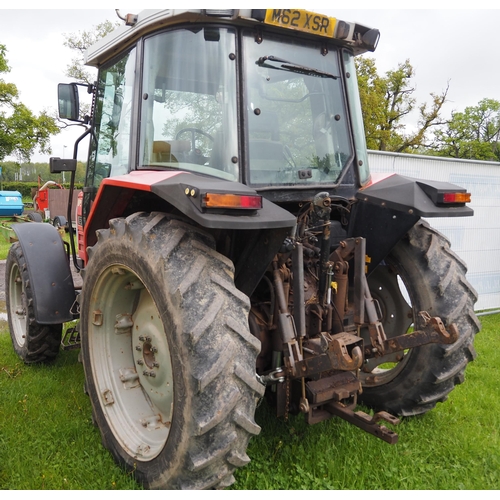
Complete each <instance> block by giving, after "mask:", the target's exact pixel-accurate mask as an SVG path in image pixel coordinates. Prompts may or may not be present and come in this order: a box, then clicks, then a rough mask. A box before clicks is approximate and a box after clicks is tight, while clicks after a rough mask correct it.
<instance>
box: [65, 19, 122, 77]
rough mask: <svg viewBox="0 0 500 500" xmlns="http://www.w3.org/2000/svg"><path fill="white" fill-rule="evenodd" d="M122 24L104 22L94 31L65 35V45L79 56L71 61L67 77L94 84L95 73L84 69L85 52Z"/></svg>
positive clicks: (94, 28)
mask: <svg viewBox="0 0 500 500" xmlns="http://www.w3.org/2000/svg"><path fill="white" fill-rule="evenodd" d="M120 24H121V23H120V22H119V21H117V22H115V23H112V22H111V21H104V22H102V23H99V24H97V25H96V26H94V27H93V29H92V30H89V31H82V32H80V31H79V32H78V33H69V34H68V33H65V34H64V37H65V38H66V41H65V42H64V45H65V46H66V47H68V48H69V49H71V50H73V51H75V52H76V53H77V54H78V55H77V56H76V57H74V58H73V59H72V60H71V64H70V65H69V66H68V67H67V69H66V76H68V77H70V78H73V79H75V80H76V81H78V82H81V83H88V84H90V83H94V80H95V73H93V72H91V71H90V70H88V69H86V68H85V67H84V60H83V56H84V54H85V51H86V50H87V49H88V48H89V47H90V46H91V45H93V44H94V43H96V42H97V41H98V40H100V39H101V38H103V37H104V36H106V35H107V34H108V33H111V32H112V31H113V30H114V29H116V28H117V27H118V26H120Z"/></svg>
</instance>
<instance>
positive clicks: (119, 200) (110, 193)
mask: <svg viewBox="0 0 500 500" xmlns="http://www.w3.org/2000/svg"><path fill="white" fill-rule="evenodd" d="M141 192H142V193H151V194H153V195H155V196H156V197H158V198H159V199H161V200H165V201H166V202H167V203H169V204H170V205H172V206H173V207H175V208H176V209H177V210H179V211H180V212H181V213H182V214H184V215H185V216H186V217H189V218H190V219H191V220H193V221H194V222H196V223H197V224H199V225H200V226H202V227H205V228H210V229H244V230H269V231H277V230H280V229H286V230H287V231H290V230H291V229H292V228H293V227H294V225H295V224H296V219H295V217H294V215H292V214H291V213H290V212H288V211H287V210H284V209H283V208H281V207H279V206H278V205H275V204H274V203H272V202H270V201H268V200H266V199H265V198H263V200H262V202H263V206H262V209H260V210H253V211H247V212H246V213H241V211H238V210H233V211H226V212H224V213H220V212H217V211H212V212H211V211H210V210H205V209H203V208H202V206H201V203H200V200H201V198H202V197H203V193H206V192H213V193H234V194H250V195H253V194H257V192H256V191H255V190H254V189H252V188H250V187H248V186H246V185H244V184H240V183H238V182H231V181H225V180H221V179H215V178H212V177H207V176H202V175H196V174H193V173H188V172H183V171H151V170H142V171H139V170H137V171H133V172H130V173H129V174H125V175H120V176H116V177H110V178H107V179H104V180H103V181H102V183H101V186H100V187H99V190H98V192H97V196H96V198H95V200H94V202H93V205H92V209H91V210H90V214H89V216H88V218H87V220H86V223H85V229H84V239H85V248H87V247H88V246H92V245H94V244H95V242H96V237H95V232H96V231H97V230H98V229H101V228H103V227H106V225H107V222H108V221H109V220H110V219H112V218H113V217H121V216H122V215H123V213H125V212H126V211H127V209H128V206H129V204H131V203H133V202H132V201H131V200H132V198H133V197H134V195H136V193H141ZM145 209H146V210H147V209H148V208H147V207H145V206H142V205H140V204H139V205H138V206H137V210H145ZM137 210H136V211H137Z"/></svg>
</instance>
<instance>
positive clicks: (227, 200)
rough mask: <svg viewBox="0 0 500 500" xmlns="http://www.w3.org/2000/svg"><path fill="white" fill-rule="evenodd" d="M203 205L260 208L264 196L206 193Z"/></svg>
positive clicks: (246, 208) (244, 208) (245, 208)
mask: <svg viewBox="0 0 500 500" xmlns="http://www.w3.org/2000/svg"><path fill="white" fill-rule="evenodd" d="M201 205H202V206H203V207H205V208H232V209H243V210H259V209H261V208H262V196H259V195H248V194H227V193H206V194H205V195H203V197H202V201H201Z"/></svg>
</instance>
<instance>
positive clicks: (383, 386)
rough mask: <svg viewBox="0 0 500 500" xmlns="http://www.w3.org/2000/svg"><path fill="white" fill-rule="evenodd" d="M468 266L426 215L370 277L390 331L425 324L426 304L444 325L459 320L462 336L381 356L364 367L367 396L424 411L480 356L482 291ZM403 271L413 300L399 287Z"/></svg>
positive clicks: (387, 406) (398, 409)
mask: <svg viewBox="0 0 500 500" xmlns="http://www.w3.org/2000/svg"><path fill="white" fill-rule="evenodd" d="M465 273H466V266H465V264H464V263H463V262H462V261H461V260H460V259H459V258H458V257H457V255H455V254H454V253H453V252H452V251H451V250H450V243H449V241H448V240H447V239H446V238H445V237H444V236H443V235H442V234H440V233H439V232H437V231H436V230H434V229H432V228H431V227H430V226H429V225H428V224H427V223H426V222H423V221H421V222H419V223H417V224H416V225H415V226H414V227H413V228H412V229H411V230H410V231H409V233H408V234H407V236H406V237H405V238H403V239H402V240H401V241H400V242H399V243H398V245H397V246H396V247H395V248H394V250H393V251H392V252H391V254H390V255H389V257H388V258H387V259H386V265H381V266H379V269H378V270H377V272H374V273H373V276H372V277H371V279H370V278H369V280H368V281H369V285H370V289H371V291H372V293H373V296H374V297H375V298H377V300H378V301H379V302H380V305H381V309H382V311H383V320H382V321H383V323H384V329H385V330H386V334H387V336H388V337H394V336H397V335H402V334H404V333H406V331H407V328H408V327H409V326H410V324H411V323H414V325H415V327H416V328H417V329H419V328H421V327H422V326H423V325H422V319H421V318H420V317H419V316H418V312H419V311H427V312H428V313H429V314H430V315H431V316H438V317H440V318H441V319H442V320H443V322H444V324H445V325H450V324H451V323H455V325H456V326H457V328H458V331H459V339H458V340H457V342H455V343H454V344H451V345H442V344H428V345H426V346H422V347H420V348H416V349H412V350H409V351H407V352H401V353H398V355H397V356H393V357H392V358H391V357H389V359H386V360H385V361H386V362H385V363H384V364H381V365H379V366H376V367H373V366H371V367H369V368H367V367H365V369H364V373H362V375H361V378H362V384H363V394H362V395H361V397H360V401H361V402H362V403H363V404H366V405H368V406H371V407H373V408H375V409H382V410H386V411H389V412H391V413H393V414H398V415H402V416H407V415H417V414H422V413H425V412H427V411H429V410H431V409H432V408H434V407H435V405H436V403H438V402H442V401H445V400H446V399H447V397H448V394H449V393H450V392H451V391H452V390H453V388H454V387H455V386H456V385H457V384H460V383H462V382H463V380H464V373H465V368H466V366H467V364H468V363H469V362H470V361H472V360H473V359H474V358H475V351H474V347H473V341H474V336H475V334H476V333H477V332H478V331H479V328H480V324H479V321H478V320H477V318H476V315H475V314H474V303H475V302H476V300H477V295H476V292H475V291H474V290H473V288H472V287H471V285H470V284H469V283H468V281H467V280H466V278H465ZM398 276H399V278H400V279H401V282H402V283H403V284H404V287H405V288H406V291H407V295H408V298H409V301H410V304H408V303H407V302H406V301H405V299H404V297H403V295H402V294H401V292H400V291H399V286H398V284H397V282H398V280H397V277H398ZM396 358H397V359H396Z"/></svg>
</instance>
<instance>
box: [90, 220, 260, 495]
mask: <svg viewBox="0 0 500 500" xmlns="http://www.w3.org/2000/svg"><path fill="white" fill-rule="evenodd" d="M214 246H215V245H214V241H213V239H212V238H211V236H210V235H208V234H205V233H203V232H201V231H199V230H197V229H195V228H194V227H192V226H190V225H188V224H186V223H184V222H181V221H178V220H174V219H170V218H169V217H168V216H167V215H165V214H162V213H153V214H150V215H148V214H144V213H138V214H134V215H132V216H130V217H128V218H127V219H114V220H112V221H110V229H109V230H101V231H98V242H97V244H96V245H95V246H94V247H93V248H92V249H89V255H90V259H89V263H88V265H87V267H86V269H85V275H84V282H83V290H82V308H81V321H82V352H83V363H84V368H85V378H86V389H87V392H88V394H89V396H90V398H91V402H92V407H93V412H94V420H95V421H96V423H97V425H98V427H99V429H100V431H101V435H102V440H103V444H104V445H105V446H106V447H107V448H108V449H109V451H110V452H111V453H112V455H113V457H114V458H115V460H116V461H117V462H118V463H119V464H120V465H122V466H124V467H125V468H126V469H127V470H129V471H132V472H133V473H134V474H135V477H136V478H137V479H138V480H139V481H140V482H141V483H143V484H144V485H145V486H146V487H148V488H168V489H186V488H187V489H205V488H223V487H226V486H229V485H230V484H231V483H232V482H233V481H234V478H233V471H234V470H235V469H236V468H237V467H240V466H242V465H245V464H246V463H248V462H249V460H250V459H249V458H248V456H247V454H246V448H247V445H248V441H249V439H250V437H251V436H252V435H255V434H258V433H259V432H260V427H259V426H258V425H257V424H256V423H255V421H254V413H255V408H256V404H257V402H258V400H259V398H260V397H261V396H262V395H263V392H264V387H263V386H262V385H261V384H260V383H259V382H258V381H257V377H256V373H255V366H256V358H257V355H258V353H259V350H260V342H259V341H258V340H257V339H255V338H254V337H253V336H252V335H251V334H250V332H249V328H248V312H249V299H248V297H246V296H245V295H244V294H242V293H241V292H239V291H238V290H237V289H236V287H235V286H234V282H233V271H234V268H233V265H232V263H231V261H229V260H228V259H226V258H225V257H223V256H222V255H220V254H219V253H217V252H216V251H215V250H214Z"/></svg>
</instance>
